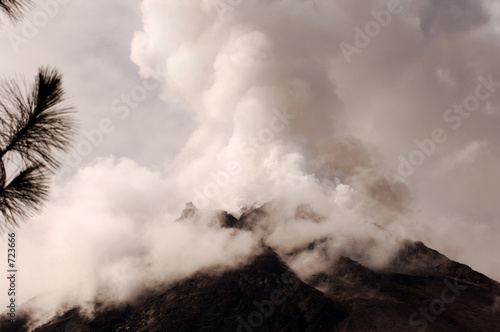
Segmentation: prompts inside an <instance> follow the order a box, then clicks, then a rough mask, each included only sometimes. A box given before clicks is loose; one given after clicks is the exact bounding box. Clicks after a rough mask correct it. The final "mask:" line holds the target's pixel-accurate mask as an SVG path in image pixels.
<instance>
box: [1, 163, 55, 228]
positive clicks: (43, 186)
mask: <svg viewBox="0 0 500 332" xmlns="http://www.w3.org/2000/svg"><path fill="white" fill-rule="evenodd" d="M48 181H49V177H48V173H47V171H46V169H45V167H44V166H43V165H42V164H37V165H34V166H30V167H27V168H26V169H24V170H23V171H22V172H21V173H19V174H18V175H17V176H16V177H15V178H14V179H13V180H12V181H11V182H10V183H9V184H7V186H5V187H4V188H0V213H1V214H2V215H3V216H4V217H5V219H6V220H5V221H6V222H5V223H4V224H0V229H1V228H3V227H5V226H6V225H7V226H8V225H11V226H17V225H18V223H17V221H16V220H17V219H18V218H23V219H24V218H27V217H29V216H31V215H33V214H35V213H37V212H39V210H40V208H41V206H42V204H43V202H44V201H45V199H46V198H47V195H48V192H49V185H48Z"/></svg>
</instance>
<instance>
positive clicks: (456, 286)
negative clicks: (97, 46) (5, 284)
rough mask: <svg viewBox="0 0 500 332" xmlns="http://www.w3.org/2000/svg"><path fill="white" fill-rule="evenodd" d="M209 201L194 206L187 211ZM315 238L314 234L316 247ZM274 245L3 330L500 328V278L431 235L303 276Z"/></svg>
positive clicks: (229, 220)
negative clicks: (385, 258) (384, 258)
mask: <svg viewBox="0 0 500 332" xmlns="http://www.w3.org/2000/svg"><path fill="white" fill-rule="evenodd" d="M197 213H199V211H198V210H197V209H196V208H195V207H194V206H193V205H192V204H189V205H188V206H187V210H186V211H184V212H183V214H182V217H181V218H180V219H178V220H177V221H176V222H183V220H184V219H186V218H193V217H196V214H197ZM265 213H266V210H265V208H258V209H253V210H251V211H247V212H245V213H244V214H242V215H241V216H240V218H236V217H234V216H232V215H230V214H228V213H227V212H219V213H217V214H216V215H217V218H218V220H219V222H220V225H219V226H220V227H224V228H234V229H252V227H253V225H254V224H255V223H257V222H258V220H259V217H262V216H263V215H264V214H265ZM313 247H314V244H311V245H310V246H309V247H308V248H305V249H301V250H308V249H311V248H313ZM284 261H285V260H283V259H282V258H281V257H280V255H278V253H277V252H276V251H275V250H274V249H273V248H272V247H270V246H268V245H266V244H265V243H262V245H261V248H260V250H259V251H258V252H256V253H255V255H254V256H253V257H252V258H251V259H250V260H249V261H248V262H247V263H245V264H243V265H240V266H235V267H233V268H232V269H229V270H227V269H226V270H221V269H218V268H217V267H214V268H210V269H207V270H204V271H198V272H197V273H196V274H194V275H192V276H189V277H187V278H185V279H182V280H178V281H177V282H175V283H173V284H172V283H171V284H168V285H164V286H162V287H158V289H156V290H152V291H148V292H145V293H143V294H141V296H139V297H138V298H136V299H135V300H134V301H132V302H127V303H123V304H120V305H115V306H112V307H110V306H109V305H106V306H105V305H103V304H102V303H98V302H96V303H95V304H94V308H95V310H94V312H93V313H92V314H90V315H89V314H88V313H86V312H85V311H84V310H83V309H82V308H80V307H74V308H71V309H69V310H66V311H61V312H60V313H59V314H57V315H56V316H55V317H53V318H52V319H51V320H50V321H48V322H46V323H45V324H43V325H41V326H38V327H33V326H32V325H30V324H32V323H30V315H29V314H28V313H27V312H24V313H23V312H22V310H21V314H20V318H19V319H18V320H17V321H16V323H9V322H8V321H6V320H3V321H2V322H1V324H0V327H1V330H2V331H30V330H33V331H36V332H49V331H65V332H67V331H74V332H77V331H78V332H84V331H153V332H154V331H158V332H159V331H193V332H194V331H206V332H208V331H238V332H253V331H311V332H313V331H314V332H317V331H339V332H340V331H342V332H347V331H380V332H382V331H383V332H386V331H419V332H422V331H477V332H480V331H482V332H489V331H491V332H495V331H500V287H499V283H498V282H496V281H494V280H492V279H490V278H488V277H487V276H485V275H483V274H481V273H479V272H476V271H474V270H473V269H471V268H470V267H468V266H466V265H463V264H460V263H458V262H455V261H453V260H450V259H448V258H447V257H446V256H444V255H442V254H440V253H439V252H437V251H435V250H432V249H430V248H428V247H427V246H425V245H424V244H423V243H422V242H412V241H406V242H405V243H403V244H402V246H401V248H400V249H399V251H398V252H397V254H396V255H395V256H394V258H393V259H392V261H391V262H390V264H388V265H387V266H386V267H385V268H384V269H380V270H372V269H370V268H368V267H366V266H363V265H362V264H360V263H359V262H357V261H355V260H353V259H351V258H349V257H345V256H341V257H339V258H337V259H334V260H332V261H331V262H330V263H331V264H330V266H329V268H327V269H326V270H325V271H323V272H321V273H317V274H313V275H311V276H309V277H308V278H305V280H303V279H301V278H300V277H299V276H298V275H297V274H296V273H295V272H294V271H293V270H292V269H291V268H290V267H289V266H288V265H287V264H286V263H285V262H284Z"/></svg>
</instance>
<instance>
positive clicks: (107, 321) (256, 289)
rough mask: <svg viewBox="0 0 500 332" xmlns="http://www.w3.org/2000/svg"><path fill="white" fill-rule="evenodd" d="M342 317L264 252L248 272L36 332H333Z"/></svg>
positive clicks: (199, 279)
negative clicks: (68, 331)
mask: <svg viewBox="0 0 500 332" xmlns="http://www.w3.org/2000/svg"><path fill="white" fill-rule="evenodd" d="M273 300H274V303H273ZM259 307H260V309H259ZM346 317H347V310H346V309H345V307H344V306H343V305H340V304H338V303H336V302H335V301H333V300H331V299H329V298H327V297H325V296H324V295H323V294H322V293H321V292H319V291H318V290H316V289H315V288H313V287H311V286H309V285H306V284H305V283H303V282H302V281H300V280H299V279H297V278H296V276H295V275H294V274H293V273H292V272H290V271H289V270H288V269H287V267H286V266H285V265H284V264H283V263H282V262H281V260H280V259H279V258H278V256H277V255H276V254H275V253H274V251H272V249H269V248H268V249H267V250H266V252H265V253H264V254H262V255H260V256H257V257H256V258H255V259H254V260H253V262H252V263H251V264H249V265H247V266H244V267H241V268H239V269H236V270H233V271H229V272H225V273H223V274H221V275H211V274H207V273H205V274H198V275H196V276H194V277H192V278H189V279H187V280H184V281H182V282H179V283H177V284H176V285H174V286H173V287H171V288H170V289H168V290H167V291H165V292H163V293H162V294H158V295H154V296H150V297H149V299H147V300H145V301H142V302H140V303H136V304H135V305H134V306H133V307H131V306H127V307H124V308H116V309H112V310H105V311H102V312H99V313H97V315H96V316H95V318H94V319H92V320H87V319H85V318H83V317H82V316H81V315H79V313H78V311H77V310H73V311H70V312H67V313H66V314H65V315H64V316H62V317H57V318H55V319H53V320H52V321H51V322H49V323H48V324H45V325H44V326H42V327H40V328H37V329H36V330H35V331H37V332H45V331H64V329H65V327H66V326H67V324H68V322H70V321H71V322H74V323H76V324H78V326H81V331H237V330H239V331H252V330H258V331H334V328H335V326H336V325H338V323H340V322H341V321H342V320H343V319H345V318H346ZM252 325H253V326H252Z"/></svg>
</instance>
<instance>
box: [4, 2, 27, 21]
mask: <svg viewBox="0 0 500 332" xmlns="http://www.w3.org/2000/svg"><path fill="white" fill-rule="evenodd" d="M32 7H33V2H32V1H31V0H0V11H3V12H4V13H5V14H6V15H7V16H8V17H9V19H10V20H11V21H12V22H17V21H19V20H21V18H23V16H24V15H25V14H26V12H27V11H28V10H29V9H30V8H32Z"/></svg>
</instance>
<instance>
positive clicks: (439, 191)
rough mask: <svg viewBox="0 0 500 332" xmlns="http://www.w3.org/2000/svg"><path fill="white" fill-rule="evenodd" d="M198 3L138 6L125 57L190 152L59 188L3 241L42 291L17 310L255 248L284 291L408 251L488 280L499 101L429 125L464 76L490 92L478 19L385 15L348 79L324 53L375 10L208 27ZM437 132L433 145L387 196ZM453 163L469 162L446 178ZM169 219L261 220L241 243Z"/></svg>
mask: <svg viewBox="0 0 500 332" xmlns="http://www.w3.org/2000/svg"><path fill="white" fill-rule="evenodd" d="M216 3H218V2H216V1H209V0H202V1H200V0H192V1H178V0H144V1H142V3H141V10H142V14H143V23H144V27H143V31H138V32H137V33H136V34H135V37H134V40H133V42H132V48H131V58H132V60H133V61H134V62H135V63H136V64H137V65H138V67H139V71H140V73H142V74H143V75H144V76H147V75H148V74H149V73H151V68H160V69H161V70H162V72H163V73H164V74H165V76H164V81H163V82H162V93H161V97H162V98H163V100H164V101H165V102H166V106H165V107H170V108H176V109H177V110H178V111H179V112H185V113H186V114H188V115H189V116H190V118H191V129H190V130H191V132H190V136H189V138H188V140H187V141H186V142H185V143H184V144H183V146H182V148H181V149H180V153H179V154H178V155H176V156H174V157H172V156H166V157H165V159H166V160H168V162H165V165H163V166H164V167H162V168H161V169H158V170H157V171H155V170H152V169H151V168H147V167H142V166H139V165H137V164H136V163H135V162H132V161H130V160H128V159H119V160H117V159H115V158H112V157H110V158H103V159H100V160H97V161H96V162H95V163H94V164H93V165H91V166H89V167H86V168H83V169H81V170H80V171H79V172H78V174H77V175H76V176H74V177H73V178H71V179H69V180H68V181H66V182H65V183H62V184H59V185H58V186H57V187H56V191H55V193H54V199H53V200H52V202H51V203H50V205H49V206H48V207H47V210H46V211H45V213H44V214H43V215H42V216H40V217H39V218H36V219H35V220H34V221H33V222H32V223H31V224H30V225H27V227H25V228H24V229H23V230H22V231H21V235H22V236H23V238H24V239H25V243H26V244H25V247H24V251H26V252H28V251H29V252H37V253H38V254H37V256H34V255H33V257H32V258H30V260H31V261H30V262H26V263H25V264H26V266H27V267H26V270H27V271H31V272H32V274H34V275H40V276H41V278H40V279H41V280H44V281H45V285H44V286H43V287H41V288H40V287H35V286H33V287H31V289H30V290H29V291H26V294H30V295H33V296H34V295H36V294H37V293H40V291H43V292H45V293H46V294H49V295H48V296H47V297H46V298H44V299H43V300H40V301H42V302H40V303H43V305H44V306H45V308H48V309H47V311H54V310H57V308H60V306H61V305H62V304H65V305H70V304H82V303H83V304H85V303H87V302H90V301H92V300H93V299H95V298H96V297H98V298H101V299H104V300H105V301H109V302H110V303H114V302H117V301H118V302H119V301H125V300H128V299H130V298H133V297H134V296H135V295H137V293H138V292H139V290H141V289H144V288H148V287H155V286H157V285H158V284H159V283H161V282H167V283H168V282H169V281H173V280H176V279H178V278H182V277H183V276H187V275H189V274H192V273H194V272H195V271H198V270H200V269H204V268H209V267H213V266H222V267H223V268H224V267H225V268H227V267H230V266H234V265H236V264H241V263H244V262H245V259H246V258H247V257H248V256H249V255H251V254H252V253H253V252H255V250H256V248H257V247H258V244H259V243H260V242H261V241H262V240H263V241H264V242H265V243H266V244H268V245H271V246H272V247H273V248H275V249H276V250H277V251H278V252H279V253H280V254H281V255H282V256H283V257H288V258H287V260H288V263H289V264H290V265H291V266H292V268H294V269H295V270H296V271H297V273H298V274H299V275H301V276H308V275H310V274H312V273H315V272H317V270H321V269H322V268H323V267H325V266H327V265H328V264H329V262H331V261H332V260H333V259H334V258H335V257H338V256H340V255H346V256H350V257H351V258H352V259H355V260H358V261H360V262H361V263H362V264H364V265H366V266H368V267H372V268H375V269H376V268H382V267H383V266H384V265H385V264H386V263H387V262H388V260H390V258H391V257H392V255H393V254H394V252H395V250H396V249H397V248H398V247H399V245H400V244H401V242H402V241H403V240H404V239H406V238H408V237H409V238H412V239H418V240H422V241H424V242H426V244H428V245H429V246H432V247H435V248H436V249H438V250H440V251H441V252H443V253H444V254H446V255H448V256H449V257H450V258H452V259H455V260H459V261H462V262H464V263H466V264H469V265H471V266H472V267H473V268H476V269H478V270H481V271H482V272H485V273H487V274H489V275H491V276H492V277H496V278H497V279H498V278H499V276H500V270H498V267H497V265H495V264H493V262H496V257H495V255H496V253H497V252H498V250H500V247H499V243H500V241H498V234H499V233H498V232H497V231H498V230H500V226H499V221H498V215H500V214H499V213H500V210H499V207H498V206H497V205H498V204H496V203H495V202H496V201H495V200H494V199H493V198H494V197H498V194H499V189H498V188H500V182H499V177H498V176H497V172H498V165H499V163H500V157H499V156H500V154H499V152H500V151H499V147H500V144H498V143H500V137H499V136H498V134H497V132H498V125H499V123H498V117H496V115H495V114H496V113H495V111H494V109H495V107H499V106H500V92H499V93H498V94H492V95H491V96H490V98H489V99H488V100H487V101H486V102H485V103H484V104H483V105H481V107H480V108H479V109H478V110H477V111H475V113H471V114H470V118H468V119H467V120H465V119H464V125H463V127H462V128H460V129H459V130H455V131H454V130H452V129H450V126H449V123H446V121H444V120H443V113H444V112H445V111H446V110H447V109H449V108H451V107H452V106H453V104H454V103H458V102H462V101H463V100H464V98H465V97H467V96H468V95H470V94H471V93H474V88H475V87H476V86H477V78H478V76H483V77H487V76H488V75H492V77H494V78H495V79H496V80H498V81H500V67H499V66H498V64H497V58H498V56H497V55H498V53H499V50H500V49H499V46H500V45H499V42H498V40H499V39H498V31H500V29H499V28H500V24H499V23H498V22H500V20H499V19H498V17H500V16H499V15H498V14H494V8H495V7H494V2H490V1H477V2H473V3H472V2H469V1H458V0H457V1H451V0H449V1H448V0H447V1H419V2H416V1H401V6H402V7H403V11H402V12H401V13H400V14H398V15H394V16H392V20H391V23H390V24H389V25H388V26H387V27H384V29H383V30H382V31H381V33H380V34H379V35H378V36H376V37H374V38H373V39H372V40H371V42H370V45H369V46H367V47H366V48H365V49H363V50H362V52H361V53H360V54H355V55H354V56H353V61H352V63H350V64H348V63H347V62H346V59H345V57H344V55H343V53H342V50H341V48H340V44H341V43H342V42H350V43H352V41H353V37H354V34H355V31H354V28H355V27H356V26H359V27H364V26H365V24H366V23H367V22H370V21H371V20H373V19H374V18H373V16H372V14H371V11H372V10H376V11H380V10H384V9H385V8H387V2H386V1H380V0H377V1H375V0H372V1H361V0H359V1H335V2H331V1H327V0H317V1H299V0H282V1H266V0H253V1H243V2H241V4H240V5H232V6H231V8H230V9H229V10H227V11H225V12H224V13H223V14H221V13H220V10H221V9H220V7H217V6H216V5H215V4H216ZM224 8H226V9H227V7H224ZM498 12H500V11H498ZM495 15H496V16H495ZM457 17H458V18H461V19H460V20H457ZM437 127H442V128H443V130H445V131H446V134H447V136H448V139H447V141H446V143H444V144H442V145H440V146H439V147H438V148H437V149H436V151H435V152H434V153H433V154H432V156H429V157H428V158H427V160H426V162H425V163H424V164H423V165H421V166H419V167H418V169H417V171H416V172H415V173H414V174H413V175H412V176H411V177H410V178H408V179H407V180H406V181H405V183H392V184H391V183H388V181H387V177H386V171H387V170H392V171H394V170H395V169H397V167H398V161H399V159H398V157H399V156H403V157H408V155H409V154H410V153H411V152H412V151H413V150H414V149H416V146H415V143H414V142H415V140H416V139H420V140H421V139H424V138H427V137H429V135H431V132H432V130H433V129H434V128H437ZM474 142H476V143H474ZM478 142H481V143H480V144H479V143H478ZM469 147H472V148H469ZM464 151H465V152H464ZM470 151H472V152H474V153H472V152H470ZM469 152H470V153H469ZM464 155H465V156H466V157H464ZM464 158H466V159H467V158H469V159H470V158H473V159H474V160H473V161H471V162H467V163H464V164H463V165H465V166H463V165H462V166H461V165H458V164H456V163H458V162H456V161H457V160H459V161H460V160H464ZM443 165H446V167H445V166H443ZM202 196H203V197H202ZM186 202H194V203H195V205H196V204H197V202H201V203H203V204H202V205H203V206H198V208H200V210H203V211H210V210H218V209H222V210H227V211H229V212H232V213H234V214H236V215H239V214H241V213H242V212H243V211H242V210H241V209H242V208H244V207H247V206H251V205H253V204H256V205H257V206H259V205H261V204H264V203H267V202H271V204H269V205H268V206H266V213H265V214H264V215H263V216H262V218H260V219H259V222H258V224H257V225H256V226H255V228H254V230H253V231H248V230H230V229H222V228H220V227H218V226H217V225H216V224H214V222H213V220H214V219H213V218H214V215H213V213H210V212H204V213H203V217H200V218H199V219H197V218H187V219H186V220H184V221H175V220H176V219H177V218H178V217H179V216H180V215H181V210H182V208H181V206H183V205H184V204H185V203H186ZM198 205H200V204H198ZM312 242H314V243H318V245H317V246H315V248H314V250H310V251H304V252H302V253H301V254H299V255H288V254H289V253H290V252H293V251H294V250H296V249H297V248H302V247H304V246H307V245H309V244H310V243H312ZM48 244H50V246H49V245H48ZM40 248H42V249H40ZM287 255H288V256H287ZM311 262H312V263H311ZM47 264H49V265H48V266H47ZM53 266H57V267H58V269H57V270H56V271H55V272H54V269H53ZM116 274H118V283H116V281H115V283H114V284H111V285H110V282H113V280H115V279H116V278H115V276H116ZM28 275H30V274H28V273H25V277H24V278H26V279H24V281H21V282H23V284H24V285H31V284H32V283H31V281H30V280H29V277H28ZM114 278H115V279H114ZM120 280H121V281H120ZM56 285H57V287H56ZM117 285H118V286H117ZM25 287H26V286H25ZM116 289H118V290H119V292H117V291H116ZM75 290H78V292H76V293H75ZM40 319H42V318H40Z"/></svg>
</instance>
